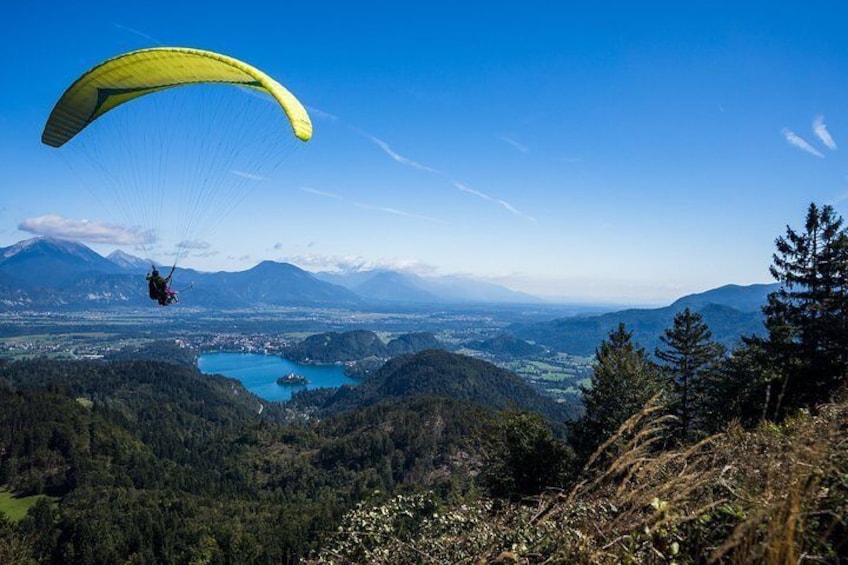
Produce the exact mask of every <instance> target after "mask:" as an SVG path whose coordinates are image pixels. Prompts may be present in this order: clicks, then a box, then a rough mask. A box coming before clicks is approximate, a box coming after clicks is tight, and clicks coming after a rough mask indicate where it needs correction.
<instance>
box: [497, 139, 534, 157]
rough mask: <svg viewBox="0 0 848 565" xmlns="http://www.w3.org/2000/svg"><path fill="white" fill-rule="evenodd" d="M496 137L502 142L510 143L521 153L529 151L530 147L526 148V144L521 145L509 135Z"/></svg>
mask: <svg viewBox="0 0 848 565" xmlns="http://www.w3.org/2000/svg"><path fill="white" fill-rule="evenodd" d="M498 139H500V140H501V141H503V142H504V143H508V144H510V145H512V146H513V147H515V148H516V149H517V150H519V151H521V152H522V153H529V152H530V149H528V148H527V146H526V145H522V144H521V143H519V142H517V141H515V140H514V139H512V138H511V137H507V136H505V135H501V136H498Z"/></svg>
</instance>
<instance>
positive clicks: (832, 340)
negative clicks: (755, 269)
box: [763, 203, 848, 411]
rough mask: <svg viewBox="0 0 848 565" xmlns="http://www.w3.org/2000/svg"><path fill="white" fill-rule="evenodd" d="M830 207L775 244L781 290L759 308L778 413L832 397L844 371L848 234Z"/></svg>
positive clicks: (813, 212) (815, 210)
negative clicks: (774, 372)
mask: <svg viewBox="0 0 848 565" xmlns="http://www.w3.org/2000/svg"><path fill="white" fill-rule="evenodd" d="M842 224H843V221H842V218H841V217H839V216H838V214H836V212H835V211H834V209H833V207H831V206H827V205H826V206H822V207H821V208H819V207H817V206H816V205H815V204H814V203H813V204H810V206H809V208H808V209H807V215H806V219H805V222H804V231H803V232H796V231H795V230H793V229H792V228H790V227H789V226H787V227H786V234H785V235H784V236H781V237H778V238H777V240H776V241H775V245H776V247H777V251H776V253H774V255H773V256H772V258H773V263H772V266H771V269H770V271H771V274H772V276H773V277H774V278H775V279H776V280H777V281H778V282H779V283H780V288H779V289H778V290H777V291H775V292H773V293H772V294H771V295H769V299H768V304H767V305H766V306H765V307H764V308H763V311H764V313H765V315H766V328H767V330H768V338H767V341H766V348H767V350H768V351H769V353H770V355H771V359H772V362H773V363H775V364H776V365H777V367H778V370H779V373H780V374H781V382H780V383H779V387H778V388H779V390H778V391H777V395H776V397H777V410H778V411H780V410H782V409H784V408H792V407H795V406H808V407H812V406H815V404H817V403H819V402H823V401H826V400H828V399H829V398H830V396H831V395H832V394H833V392H834V391H835V390H836V388H837V387H838V386H839V385H840V384H841V383H844V382H845V379H846V373H848V354H846V349H848V331H847V328H848V234H846V231H845V229H844V228H843V227H842Z"/></svg>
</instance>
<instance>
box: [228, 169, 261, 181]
mask: <svg viewBox="0 0 848 565" xmlns="http://www.w3.org/2000/svg"><path fill="white" fill-rule="evenodd" d="M230 172H231V173H232V174H234V175H236V176H237V177H241V178H244V179H248V180H255V181H262V180H267V179H266V178H265V177H263V176H262V175H257V174H254V173H246V172H244V171H239V170H236V169H232V170H231V171H230Z"/></svg>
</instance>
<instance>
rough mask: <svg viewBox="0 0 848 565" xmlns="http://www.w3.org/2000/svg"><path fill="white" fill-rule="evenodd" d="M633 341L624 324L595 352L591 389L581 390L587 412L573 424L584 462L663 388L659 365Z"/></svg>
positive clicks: (573, 441)
mask: <svg viewBox="0 0 848 565" xmlns="http://www.w3.org/2000/svg"><path fill="white" fill-rule="evenodd" d="M632 338H633V332H630V331H627V330H626V329H625V326H624V324H619V326H618V328H617V329H615V330H612V331H611V332H610V333H609V336H608V337H607V339H605V340H604V341H602V342H601V344H600V346H599V347H598V348H597V350H596V351H595V357H596V361H595V364H594V366H593V367H592V368H593V371H594V372H593V374H592V385H591V387H583V386H581V387H580V390H581V392H582V393H583V403H584V406H585V409H586V411H585V412H584V414H583V416H582V417H581V418H580V419H578V420H576V421H575V422H573V423H572V424H571V426H570V431H571V433H570V441H571V444H572V446H573V447H574V450H575V452H576V453H577V455H578V457H579V458H580V459H581V460H583V461H585V460H586V459H588V457H589V456H590V455H591V454H592V453H593V452H594V451H595V449H597V447H598V446H600V445H601V444H602V443H603V442H604V441H606V440H607V439H608V438H609V437H610V436H612V434H613V433H615V431H616V430H618V428H619V426H621V424H623V423H624V422H625V421H627V419H628V418H630V417H631V416H632V415H633V414H635V413H637V412H639V411H640V410H641V409H642V408H643V407H644V406H645V403H646V402H647V401H648V399H650V398H651V397H652V396H653V395H654V394H656V393H657V392H658V391H659V390H660V388H661V385H662V381H661V379H660V373H659V370H658V369H657V366H656V365H655V364H654V363H653V362H651V360H650V359H649V358H648V355H647V353H646V352H645V350H644V349H643V348H641V347H639V346H638V345H636V344H635V343H633V339H632Z"/></svg>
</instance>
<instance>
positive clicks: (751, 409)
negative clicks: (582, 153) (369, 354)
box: [0, 204, 848, 565]
mask: <svg viewBox="0 0 848 565" xmlns="http://www.w3.org/2000/svg"><path fill="white" fill-rule="evenodd" d="M771 274H772V275H773V277H774V279H775V280H776V281H777V282H779V283H780V287H779V289H778V290H777V291H775V292H774V293H772V294H771V295H770V296H769V300H768V304H767V305H766V306H765V308H764V310H763V314H764V320H765V331H764V332H762V333H761V334H759V335H757V336H754V335H750V336H740V337H741V341H740V343H739V345H737V346H735V347H734V348H733V349H727V348H726V347H725V346H723V345H721V344H719V343H718V342H716V341H714V340H713V337H712V333H711V331H710V328H709V327H708V325H707V324H706V323H705V321H704V320H703V318H702V317H701V316H700V315H699V314H698V313H696V312H693V311H692V310H690V309H688V308H687V309H684V310H682V311H681V312H679V313H678V314H677V315H676V316H675V317H674V320H673V323H672V324H671V325H670V326H669V327H668V328H666V329H665V332H664V334H663V335H662V337H661V340H660V345H658V346H657V347H656V349H655V350H653V351H648V350H646V349H645V348H644V347H642V346H641V345H640V344H639V343H636V342H635V341H634V339H633V331H632V330H631V329H630V328H628V327H627V326H625V325H624V324H622V325H620V326H619V327H617V328H616V329H615V330H613V331H611V332H610V333H609V335H608V336H607V337H606V338H605V339H604V340H603V341H602V342H601V343H599V344H598V345H597V348H596V352H595V361H594V365H593V375H592V382H591V386H587V387H583V388H582V390H581V392H582V398H583V403H582V407H580V408H579V409H575V408H573V407H570V406H563V405H557V404H556V403H553V402H551V401H549V400H548V399H545V398H544V397H541V396H539V395H538V394H537V393H535V391H534V390H533V389H532V388H530V387H529V386H528V385H526V384H525V383H523V382H522V381H521V379H520V378H518V377H517V376H515V375H514V374H512V373H510V372H508V371H505V370H503V369H499V368H498V367H495V366H494V365H490V364H488V363H485V362H483V361H479V360H476V359H471V358H469V357H465V356H462V355H457V354H452V353H447V352H444V351H436V350H425V351H423V352H420V353H414V354H405V355H401V356H399V357H396V358H394V359H392V360H390V361H389V362H388V363H387V364H386V365H385V366H383V367H382V368H381V369H379V370H378V371H376V372H375V373H374V374H371V375H368V376H367V377H366V378H364V379H363V381H362V383H361V384H360V385H359V386H358V387H355V388H349V387H344V388H342V389H338V390H323V391H321V390H319V391H310V392H309V393H303V394H301V395H298V396H296V397H295V399H294V401H293V402H291V403H289V404H284V405H271V406H266V407H265V409H264V410H258V407H259V401H258V399H256V398H255V397H253V396H252V395H251V394H250V393H248V392H247V391H246V390H245V389H244V388H243V387H242V386H241V385H240V384H239V383H238V382H237V381H234V380H230V379H226V378H224V377H220V376H207V375H202V374H200V373H199V372H198V371H197V369H195V368H194V366H193V364H192V362H191V360H192V358H193V357H192V356H193V352H190V351H186V350H184V349H180V348H178V347H177V346H176V345H173V344H168V343H161V344H157V345H156V346H155V347H149V348H145V349H142V350H134V351H126V352H123V353H121V354H119V355H115V356H114V357H113V358H111V359H105V360H98V361H54V360H47V359H38V360H28V361H15V362H7V363H4V364H3V365H2V367H0V510H2V513H0V563H3V564H37V563H81V564H82V563H85V564H99V563H103V564H106V563H110V564H111V563H151V564H153V563H180V564H201V563H209V564H213V563H214V564H219V563H220V564H225V563H233V564H242V563H338V564H342V563H386V564H388V563H469V564H475V565H476V564H485V563H513V564H519V563H586V564H589V563H711V562H715V563H799V562H810V563H841V562H845V561H846V560H848V398H847V397H846V383H847V382H848V231H846V228H845V226H844V225H843V220H842V218H840V217H839V216H838V215H837V214H836V212H835V211H834V209H833V208H832V207H830V206H827V205H824V206H817V205H815V204H811V205H810V206H809V208H808V210H807V213H806V218H805V222H804V225H803V226H801V227H800V228H793V227H789V226H787V228H786V231H785V233H783V234H781V235H779V236H778V237H777V239H776V241H775V250H774V255H773V257H772V266H771ZM12 509H14V512H13V511H12Z"/></svg>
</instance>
